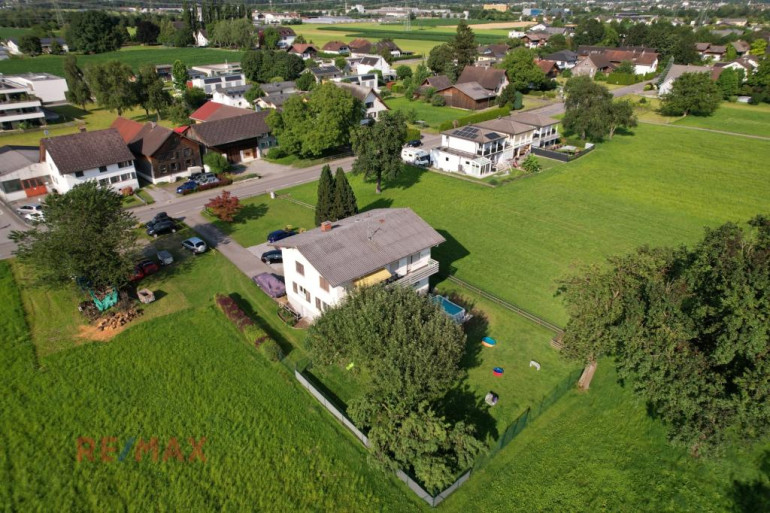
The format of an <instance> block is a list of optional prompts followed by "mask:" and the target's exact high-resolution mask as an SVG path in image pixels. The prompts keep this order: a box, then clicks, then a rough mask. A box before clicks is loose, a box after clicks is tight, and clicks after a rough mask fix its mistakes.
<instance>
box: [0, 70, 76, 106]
mask: <svg viewBox="0 0 770 513" xmlns="http://www.w3.org/2000/svg"><path fill="white" fill-rule="evenodd" d="M0 78H2V79H4V80H6V81H9V82H13V83H15V84H18V85H21V86H23V87H26V88H27V92H29V94H32V95H34V96H35V97H36V98H37V99H39V100H40V101H41V102H42V103H43V105H46V104H48V103H61V102H66V101H67V97H66V93H67V91H68V90H69V88H68V87H67V81H66V80H65V79H64V78H62V77H59V76H56V75H51V74H50V73H42V72H41V73H21V74H19V75H0Z"/></svg>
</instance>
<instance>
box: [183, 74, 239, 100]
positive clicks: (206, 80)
mask: <svg viewBox="0 0 770 513" xmlns="http://www.w3.org/2000/svg"><path fill="white" fill-rule="evenodd" d="M190 83H192V86H193V87H199V88H201V89H203V90H204V91H205V92H206V94H208V95H213V94H214V91H216V90H217V89H230V88H234V87H243V86H245V85H246V75H244V74H243V73H234V74H232V75H217V76H211V77H201V78H193V79H192V80H190Z"/></svg>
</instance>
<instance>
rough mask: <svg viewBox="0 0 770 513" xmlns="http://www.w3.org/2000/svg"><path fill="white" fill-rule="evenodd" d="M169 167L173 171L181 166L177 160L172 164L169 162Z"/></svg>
mask: <svg viewBox="0 0 770 513" xmlns="http://www.w3.org/2000/svg"><path fill="white" fill-rule="evenodd" d="M168 167H169V168H170V169H171V171H172V172H173V171H176V170H177V169H178V168H179V166H178V165H177V163H176V162H172V163H171V164H169V166H168Z"/></svg>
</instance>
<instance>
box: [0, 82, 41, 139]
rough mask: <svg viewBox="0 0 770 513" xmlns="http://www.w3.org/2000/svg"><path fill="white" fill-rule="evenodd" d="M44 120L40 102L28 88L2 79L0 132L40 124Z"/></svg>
mask: <svg viewBox="0 0 770 513" xmlns="http://www.w3.org/2000/svg"><path fill="white" fill-rule="evenodd" d="M44 119H45V114H44V113H43V110H42V104H41V102H40V100H38V99H37V98H36V97H35V96H32V92H31V91H30V89H29V88H28V87H27V86H25V85H23V84H20V83H17V82H15V81H11V80H9V79H7V78H3V77H0V130H9V129H13V128H17V127H18V125H19V123H33V124H39V123H40V122H42V121H43V120H44Z"/></svg>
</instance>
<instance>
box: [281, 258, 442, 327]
mask: <svg viewBox="0 0 770 513" xmlns="http://www.w3.org/2000/svg"><path fill="white" fill-rule="evenodd" d="M281 252H282V254H283V271H284V279H285V282H286V296H287V299H288V300H289V304H290V305H291V307H292V308H293V309H294V310H295V311H296V312H298V313H299V314H300V315H302V317H307V318H310V319H315V318H316V317H318V316H320V315H321V314H322V313H323V312H324V311H325V310H326V309H327V308H329V307H330V306H334V305H337V304H338V303H339V302H340V301H342V300H343V299H344V298H345V297H346V296H347V294H348V291H351V290H353V289H354V288H355V287H356V284H355V282H356V280H353V281H349V282H346V283H343V284H341V285H339V286H337V287H332V286H331V285H330V284H329V283H328V282H327V281H326V280H325V279H324V278H323V276H321V274H320V273H319V272H318V271H317V270H316V269H315V268H314V267H313V266H312V265H311V264H310V262H308V260H307V259H306V258H305V257H304V256H303V255H302V253H301V252H300V251H299V250H298V249H294V248H283V249H282V250H281ZM383 268H384V269H386V270H387V271H388V272H389V273H390V274H391V276H393V277H398V278H399V279H398V280H397V281H396V283H403V284H404V285H411V286H412V287H413V288H414V289H415V290H417V292H419V293H425V292H427V291H428V281H429V278H430V276H432V275H433V274H436V273H437V272H438V262H436V261H435V260H432V259H431V258H430V248H426V249H423V250H421V251H419V252H416V253H413V254H411V255H406V256H404V257H403V258H400V259H399V260H395V261H393V262H391V263H389V264H388V265H386V266H384V267H383Z"/></svg>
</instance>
